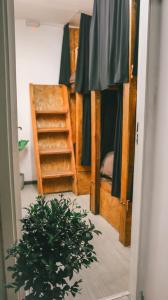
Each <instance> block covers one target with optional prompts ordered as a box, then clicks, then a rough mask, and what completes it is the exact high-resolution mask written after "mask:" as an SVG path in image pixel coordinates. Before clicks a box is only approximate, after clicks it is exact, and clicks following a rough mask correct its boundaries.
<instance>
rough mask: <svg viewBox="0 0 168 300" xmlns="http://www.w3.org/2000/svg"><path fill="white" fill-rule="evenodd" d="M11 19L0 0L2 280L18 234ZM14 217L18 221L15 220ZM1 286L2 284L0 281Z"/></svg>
mask: <svg viewBox="0 0 168 300" xmlns="http://www.w3.org/2000/svg"><path fill="white" fill-rule="evenodd" d="M14 29H15V22H14V3H13V0H1V1H0V41H1V46H0V141H1V145H0V240H2V245H1V251H0V255H1V259H2V260H3V261H4V268H5V270H4V279H3V280H5V281H6V282H10V281H11V278H10V273H9V272H8V271H7V266H8V265H11V263H13V260H11V261H8V262H7V261H5V260H4V258H5V256H6V250H7V249H8V248H9V247H10V245H11V244H13V243H14V242H15V241H16V239H17V237H18V235H19V232H20V230H19V219H20V216H21V209H20V196H19V193H20V192H19V160H18V149H17V102H16V73H15V72H16V67H15V33H14ZM16 220H18V222H16ZM1 271H2V270H1ZM1 283H2V287H3V286H4V282H1ZM0 293H3V294H2V295H1V294H0V299H3V300H6V299H7V300H15V299H18V297H17V295H16V294H15V292H14V290H6V289H4V288H3V289H0ZM4 293H5V294H4Z"/></svg>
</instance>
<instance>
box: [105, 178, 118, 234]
mask: <svg viewBox="0 0 168 300" xmlns="http://www.w3.org/2000/svg"><path fill="white" fill-rule="evenodd" d="M111 191H112V182H111V181H109V180H106V179H101V183H100V215H101V216H102V217H104V218H105V219H106V220H107V222H108V223H110V224H111V225H112V226H113V227H114V228H115V229H116V230H117V231H118V232H119V230H120V207H121V205H120V201H119V199H118V198H115V197H112V195H111Z"/></svg>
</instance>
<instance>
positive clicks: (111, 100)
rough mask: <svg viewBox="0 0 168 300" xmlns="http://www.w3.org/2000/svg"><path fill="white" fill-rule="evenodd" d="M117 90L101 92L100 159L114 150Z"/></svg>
mask: <svg viewBox="0 0 168 300" xmlns="http://www.w3.org/2000/svg"><path fill="white" fill-rule="evenodd" d="M117 97H118V95H117V91H112V90H104V91H102V92H101V160H103V159H104V157H105V156H106V154H107V153H108V152H111V151H114V145H115V143H114V142H115V131H116V120H117V108H118V103H117V100H118V98H117Z"/></svg>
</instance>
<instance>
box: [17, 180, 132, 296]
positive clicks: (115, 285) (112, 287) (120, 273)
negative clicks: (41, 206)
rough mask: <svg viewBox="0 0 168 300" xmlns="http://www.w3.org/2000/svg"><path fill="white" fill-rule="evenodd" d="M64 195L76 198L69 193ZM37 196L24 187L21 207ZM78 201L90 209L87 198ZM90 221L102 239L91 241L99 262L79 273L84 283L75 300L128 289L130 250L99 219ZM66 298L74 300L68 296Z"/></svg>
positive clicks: (95, 217)
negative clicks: (100, 233)
mask: <svg viewBox="0 0 168 300" xmlns="http://www.w3.org/2000/svg"><path fill="white" fill-rule="evenodd" d="M67 195H68V196H70V197H72V198H75V196H74V195H73V194H72V193H68V194H67ZM36 196H37V190H36V186H33V185H29V186H25V188H24V190H23V191H22V207H27V206H28V205H29V204H30V203H33V202H35V201H36V199H35V198H36ZM51 197H52V195H50V196H47V198H48V199H50V198H51ZM77 202H78V203H79V204H80V205H81V206H82V208H85V209H87V210H89V196H79V197H77ZM23 215H24V210H23ZM89 218H90V219H91V220H92V221H93V222H94V224H95V226H96V228H97V229H99V230H100V231H101V232H102V236H101V237H99V238H95V239H94V241H93V243H94V246H95V249H96V253H97V256H98V260H99V262H98V263H95V264H94V265H92V267H91V268H90V269H89V270H82V271H81V274H80V276H79V278H82V280H83V283H82V292H81V295H79V296H77V297H76V298H75V299H76V300H97V299H101V298H104V297H108V296H111V295H114V294H117V293H120V292H123V291H126V290H128V289H129V264H130V248H125V247H123V246H122V245H121V244H120V242H119V241H118V234H117V232H116V231H115V230H114V229H113V228H112V227H111V226H110V225H109V224H108V223H107V222H106V221H105V220H104V219H103V218H102V217H101V216H94V215H92V214H91V213H90V214H89ZM68 299H69V300H71V299H74V298H71V297H67V300H68ZM118 300H119V299H118ZM121 300H128V298H127V297H125V298H121Z"/></svg>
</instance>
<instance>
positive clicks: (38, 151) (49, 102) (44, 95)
mask: <svg viewBox="0 0 168 300" xmlns="http://www.w3.org/2000/svg"><path fill="white" fill-rule="evenodd" d="M30 100H31V111H32V126H33V136H34V152H35V160H36V171H37V180H38V192H39V194H47V193H61V192H67V191H73V192H74V193H75V194H77V182H76V168H75V158H74V149H73V142H72V129H71V121H70V109H69V94H68V90H67V87H66V86H63V85H60V86H55V85H33V84H31V85H30Z"/></svg>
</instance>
